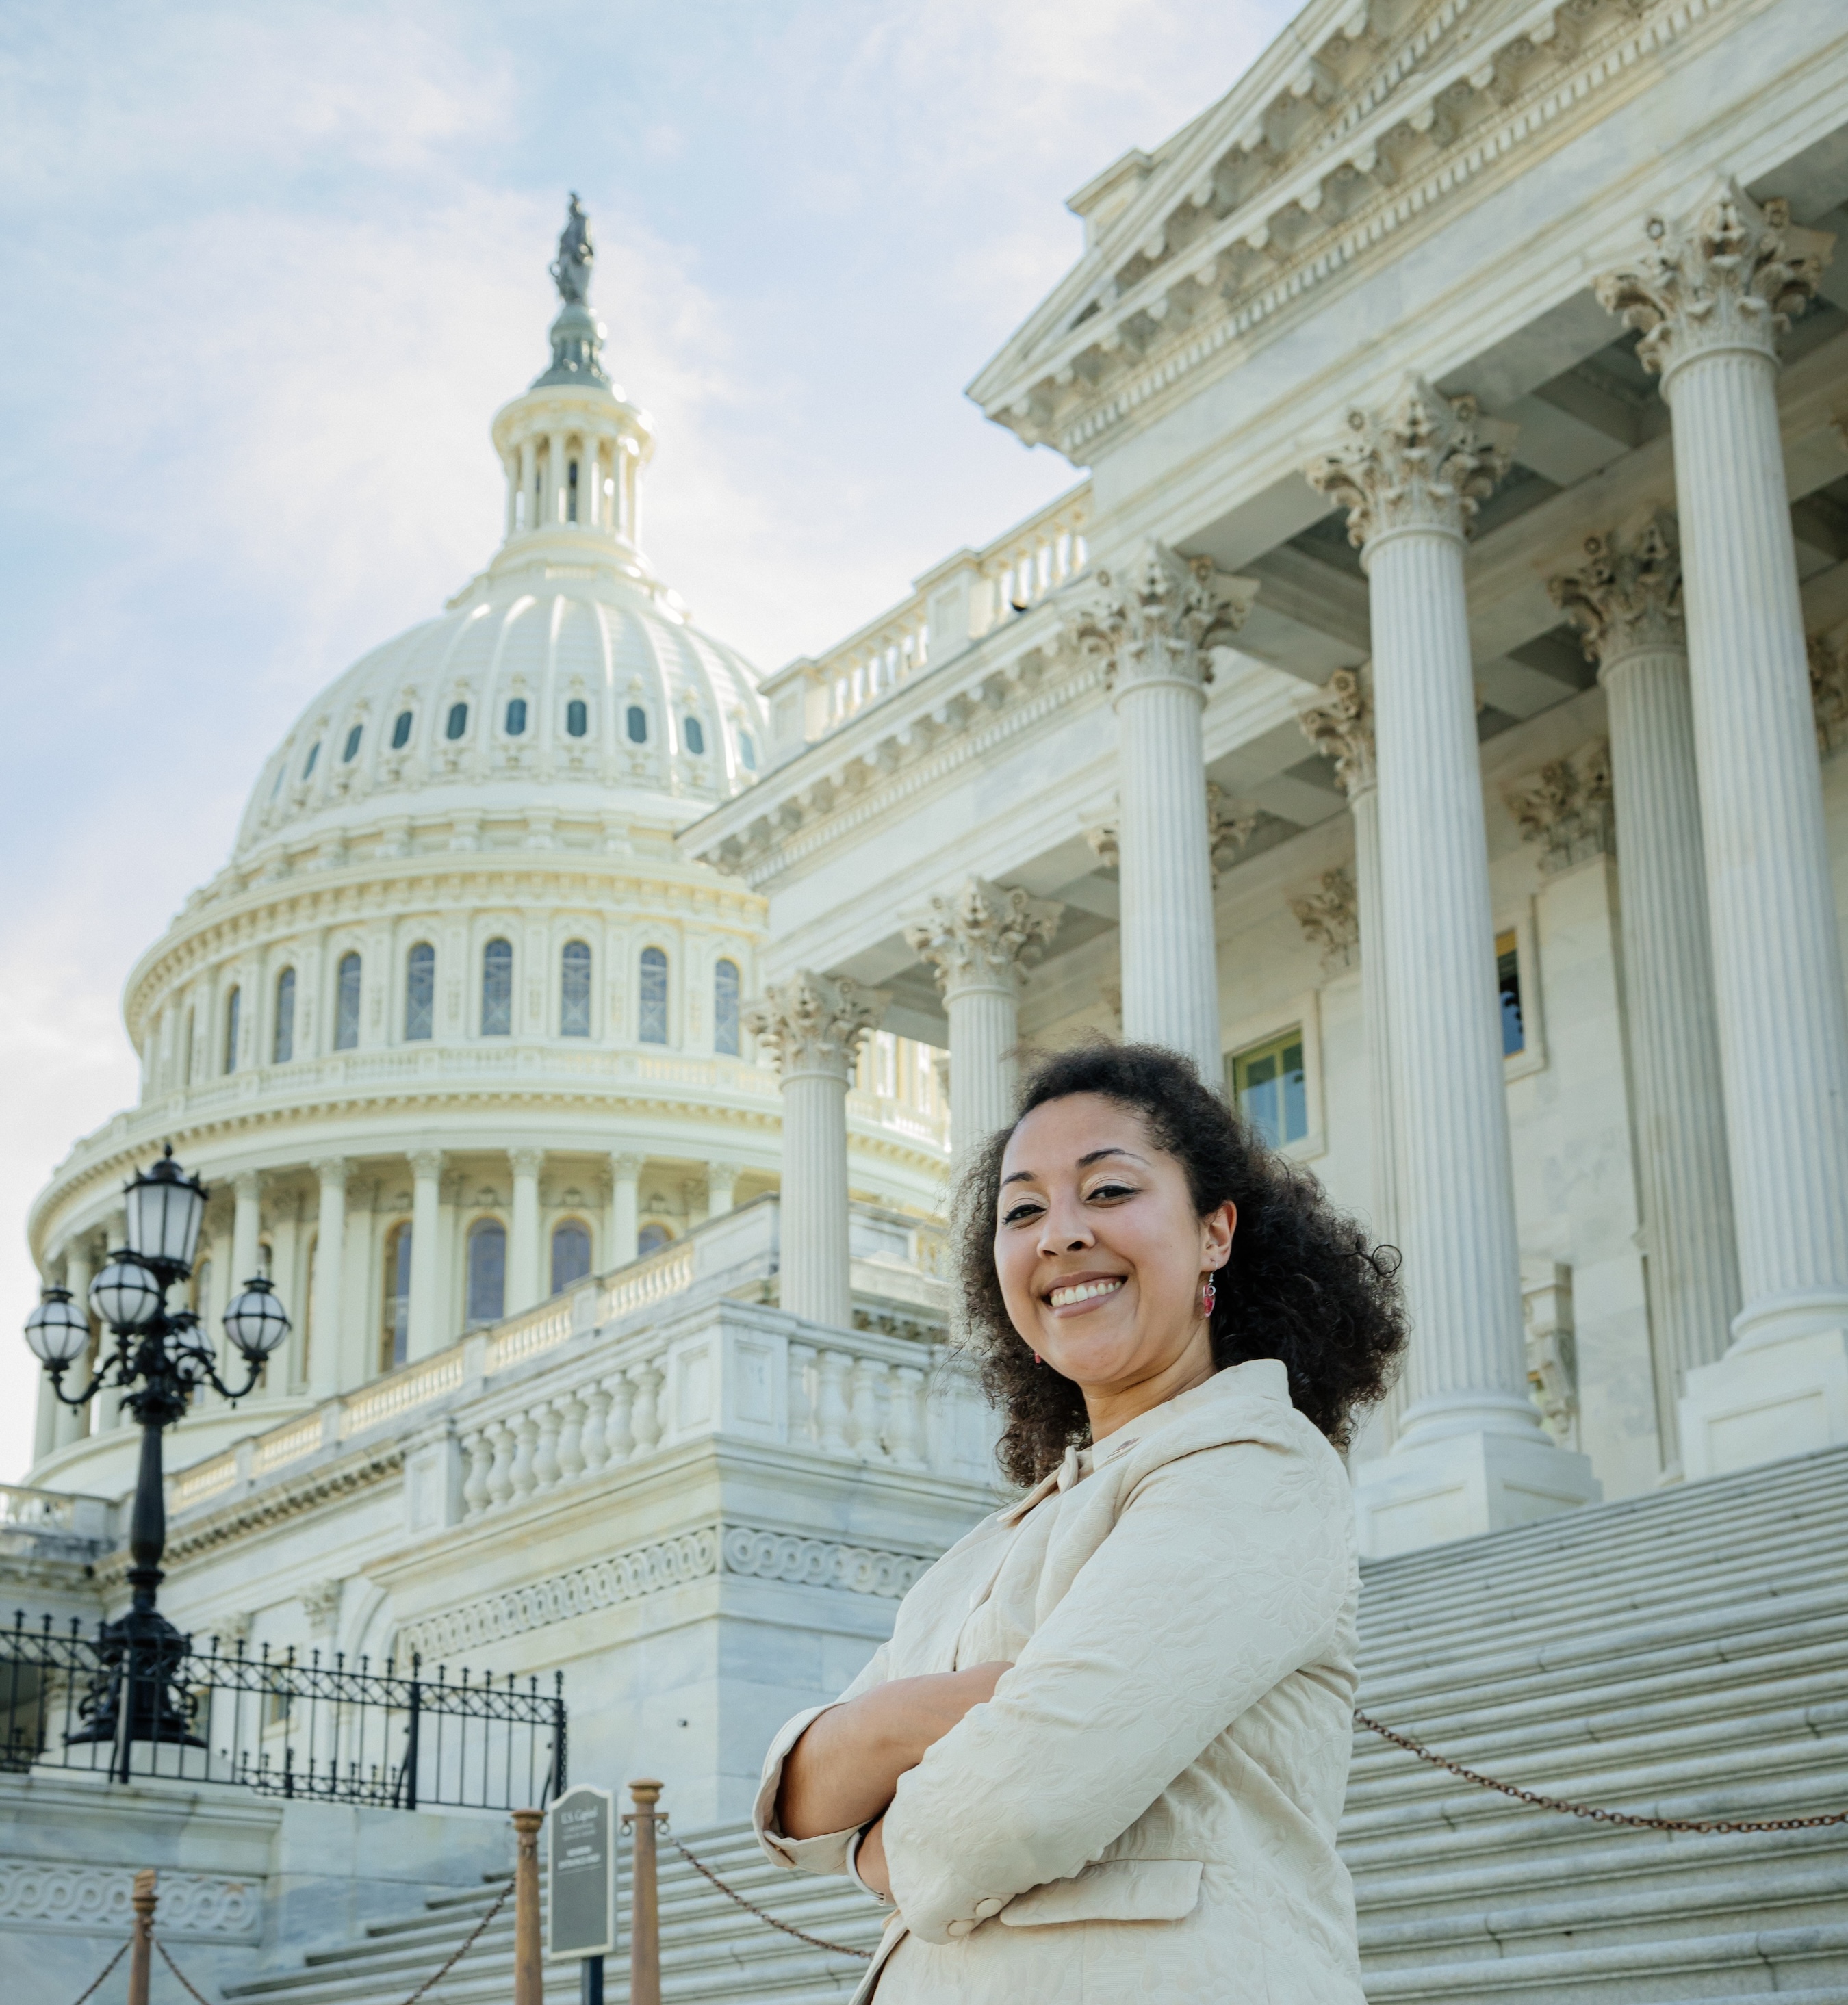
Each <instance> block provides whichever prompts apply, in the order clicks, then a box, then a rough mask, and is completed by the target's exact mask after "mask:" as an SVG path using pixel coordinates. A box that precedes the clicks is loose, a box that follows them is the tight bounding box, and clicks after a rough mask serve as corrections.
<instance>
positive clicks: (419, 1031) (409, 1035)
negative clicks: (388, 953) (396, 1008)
mask: <svg viewBox="0 0 1848 2005" xmlns="http://www.w3.org/2000/svg"><path fill="white" fill-rule="evenodd" d="M436 1014H437V950H436V949H435V948H434V946H431V945H430V943H429V941H428V940H419V941H418V943H417V944H416V946H414V947H413V948H412V949H411V950H410V952H409V953H408V954H407V955H406V957H405V963H404V1034H405V1038H406V1041H411V1042H414V1041H416V1040H417V1039H419V1038H429V1037H434V1035H435V1034H436Z"/></svg>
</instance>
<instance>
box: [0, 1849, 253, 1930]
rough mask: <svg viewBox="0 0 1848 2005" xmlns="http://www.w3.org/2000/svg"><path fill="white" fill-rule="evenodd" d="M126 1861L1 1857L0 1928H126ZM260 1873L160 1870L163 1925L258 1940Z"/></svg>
mask: <svg viewBox="0 0 1848 2005" xmlns="http://www.w3.org/2000/svg"><path fill="white" fill-rule="evenodd" d="M134 1886H135V1872H134V1869H133V1868H132V1867H131V1866H71V1865H40V1864H38V1863H36V1862H28V1861H26V1860H23V1859H0V1928H16V1929H73V1930H79V1931H81V1932H83V1933H86V1934H97V1935H118V1934H126V1933H127V1932H128V1930H129V1929H130V1928H131V1927H132V1926H133V1923H134V1919H135V1915H134V1910H133V1908H132V1907H131V1906H130V1905H129V1895H130V1894H131V1893H132V1891H133V1890H134ZM262 1926H263V1881H262V1877H261V1876H258V1877H256V1878H255V1879H249V1880H228V1879H225V1878H223V1877H221V1876H220V1875H218V1874H216V1873H176V1872H173V1871H171V1870H168V1869H167V1868H166V1867H163V1868H162V1869H161V1873H160V1933H162V1934H163V1936H166V1937H169V1938H170V1939H177V1938H180V1937H192V1938H193V1939H194V1940H199V1941H208V1942H222V1941H227V1940H248V1941H255V1940H256V1939H257V1937H258V1936H259V1935H260V1934H261V1933H262Z"/></svg>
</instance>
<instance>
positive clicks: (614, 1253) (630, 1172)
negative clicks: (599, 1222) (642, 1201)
mask: <svg viewBox="0 0 1848 2005" xmlns="http://www.w3.org/2000/svg"><path fill="white" fill-rule="evenodd" d="M640 1185H641V1157H639V1156H626V1155H624V1156H612V1157H610V1245H609V1249H608V1252H607V1253H606V1256H605V1258H606V1262H607V1264H608V1265H609V1266H612V1267H623V1266H627V1264H628V1263H629V1262H630V1261H631V1260H633V1259H634V1258H635V1241H636V1238H637V1229H636V1219H637V1217H638V1212H639V1210H640V1206H639V1204H638V1199H637V1192H638V1189H639V1188H640Z"/></svg>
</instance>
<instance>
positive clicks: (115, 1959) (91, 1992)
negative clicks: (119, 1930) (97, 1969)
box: [77, 1943, 129, 2005]
mask: <svg viewBox="0 0 1848 2005" xmlns="http://www.w3.org/2000/svg"><path fill="white" fill-rule="evenodd" d="M128 1947H129V1945H128V1943H124V1944H122V1946H121V1948H120V1949H118V1951H116V1953H115V1954H114V1956H112V1957H111V1958H110V1959H109V1961H107V1963H106V1964H104V1966H103V1971H102V1975H101V1976H100V1977H98V1978H97V1981H96V1982H95V1983H94V1984H93V1985H92V1986H90V1989H88V1990H87V1991H86V1992H83V1993H81V1994H80V1995H79V1997H78V2000H77V2005H83V2001H84V2000H85V1999H86V1998H93V1997H95V1996H96V1995H97V1993H98V1992H99V1991H100V1990H101V1989H102V1988H103V1982H104V1979H105V1978H107V1976H108V1975H109V1973H110V1972H111V1971H112V1970H113V1969H114V1968H115V1967H116V1965H118V1963H120V1962H121V1960H122V1958H124V1957H125V1956H126V1955H127V1954H128Z"/></svg>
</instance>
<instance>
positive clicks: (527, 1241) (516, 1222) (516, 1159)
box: [507, 1149, 546, 1315]
mask: <svg viewBox="0 0 1848 2005" xmlns="http://www.w3.org/2000/svg"><path fill="white" fill-rule="evenodd" d="M545 1160H546V1156H545V1151H544V1150H543V1149H515V1150H511V1152H510V1153H509V1155H508V1162H509V1163H510V1164H511V1167H512V1170H513V1218H512V1226H513V1230H512V1231H511V1232H510V1233H509V1234H508V1241H507V1313H508V1315H518V1314H519V1313H520V1312H521V1311H522V1309H529V1308H532V1307H533V1306H534V1304H536V1303H537V1302H539V1301H541V1300H542V1299H543V1297H544V1294H545V1283H544V1281H543V1279H542V1277H541V1275H540V1271H539V1269H540V1261H539V1171H540V1170H541V1169H542V1168H543V1167H544V1164H545Z"/></svg>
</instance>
